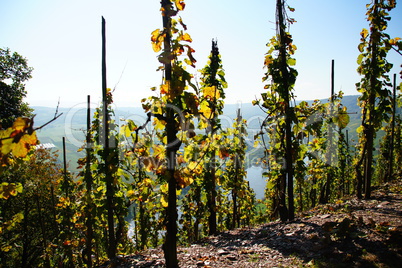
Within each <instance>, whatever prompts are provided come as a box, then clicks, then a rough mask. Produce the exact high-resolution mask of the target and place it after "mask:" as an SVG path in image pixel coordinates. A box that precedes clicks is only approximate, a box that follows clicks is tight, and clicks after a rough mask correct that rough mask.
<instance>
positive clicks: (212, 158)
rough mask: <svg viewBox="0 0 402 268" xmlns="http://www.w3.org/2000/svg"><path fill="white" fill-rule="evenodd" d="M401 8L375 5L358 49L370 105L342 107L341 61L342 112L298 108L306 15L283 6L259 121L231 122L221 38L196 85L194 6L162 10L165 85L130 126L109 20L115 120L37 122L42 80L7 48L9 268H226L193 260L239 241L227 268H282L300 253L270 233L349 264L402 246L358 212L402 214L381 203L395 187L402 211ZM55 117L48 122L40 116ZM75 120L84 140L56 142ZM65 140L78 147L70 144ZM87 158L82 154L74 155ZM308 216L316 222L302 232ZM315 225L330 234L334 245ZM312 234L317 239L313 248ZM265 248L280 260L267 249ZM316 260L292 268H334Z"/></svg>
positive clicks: (109, 95) (376, 0) (3, 259)
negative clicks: (300, 32)
mask: <svg viewBox="0 0 402 268" xmlns="http://www.w3.org/2000/svg"><path fill="white" fill-rule="evenodd" d="M395 6H396V1H385V0H373V1H372V3H371V4H368V5H367V13H366V18H367V22H368V28H367V29H363V30H362V31H361V33H360V37H361V40H360V43H359V44H356V46H357V49H358V50H359V52H360V53H361V54H360V55H359V56H358V58H357V63H358V69H357V72H358V74H359V75H360V77H361V80H360V81H356V82H357V83H356V88H357V91H358V92H359V96H358V97H357V105H358V106H353V105H355V104H354V103H353V104H350V103H348V104H345V100H347V101H349V100H353V101H355V97H345V98H344V94H343V93H342V92H341V91H340V92H335V88H334V80H335V78H334V76H335V75H334V74H335V61H334V60H333V61H332V63H331V64H332V65H331V67H332V68H331V81H329V82H330V83H331V92H330V93H331V94H330V96H331V97H330V98H329V99H328V100H314V101H296V100H295V96H294V90H295V83H296V80H297V76H298V72H297V69H296V66H297V65H296V59H295V58H296V54H297V46H296V43H297V40H293V37H292V34H291V32H290V29H289V27H290V25H292V24H294V23H296V20H295V19H293V18H292V17H290V16H289V14H292V15H293V14H295V15H296V14H297V11H296V10H295V9H294V8H292V7H291V6H289V5H288V4H287V3H286V1H284V0H277V1H276V35H275V36H273V37H272V38H269V37H267V40H268V43H267V53H266V54H265V57H264V58H263V59H262V62H263V63H264V72H265V75H264V77H262V81H263V82H264V83H265V86H264V88H263V89H262V90H261V91H262V92H261V96H260V97H259V98H257V99H256V100H254V101H253V102H252V103H251V104H250V105H252V106H250V105H245V108H246V110H242V109H243V108H244V107H235V109H233V110H232V111H231V112H230V113H231V115H230V116H229V115H228V113H227V112H225V111H227V110H225V107H227V105H225V94H226V93H227V90H228V89H229V86H230V85H229V84H228V83H227V81H226V79H225V75H226V74H225V71H224V62H223V60H222V57H221V53H225V52H224V51H221V50H220V49H219V43H218V41H217V40H216V39H213V40H212V42H211V52H210V55H209V57H208V63H207V64H206V66H204V67H203V68H201V69H200V70H198V71H196V69H195V67H196V64H197V61H196V59H195V57H196V52H195V50H194V48H193V47H192V42H193V40H192V37H191V35H190V34H189V30H190V29H187V25H186V24H185V21H183V19H182V17H181V16H180V14H181V13H182V12H185V7H186V3H185V1H183V0H175V1H171V0H162V1H161V7H160V8H161V9H160V12H161V21H162V25H161V28H160V29H156V30H154V31H152V32H151V33H150V41H151V46H152V49H153V51H154V52H155V53H156V55H157V61H156V63H155V65H156V68H157V70H156V71H157V72H159V73H160V74H161V83H160V85H159V86H158V87H152V88H151V89H150V91H149V95H148V96H144V98H143V99H142V102H141V106H142V108H141V109H140V110H139V109H136V110H135V111H136V112H135V114H134V115H133V114H131V115H129V116H127V117H124V118H121V117H119V116H116V113H117V111H116V110H115V109H114V106H113V92H114V90H113V89H111V88H109V87H108V81H107V62H106V54H107V51H108V50H107V46H106V43H107V42H106V40H107V27H106V26H107V24H106V20H105V19H104V18H103V17H102V21H101V25H100V26H101V27H100V28H101V30H102V31H101V32H102V55H101V57H102V65H101V69H102V102H101V105H100V106H99V107H91V105H92V103H91V96H89V95H88V96H87V99H86V100H87V105H86V107H85V108H83V109H81V110H79V111H76V112H72V110H65V109H63V108H59V107H57V108H56V109H55V111H53V113H52V114H49V115H47V118H48V119H46V120H44V119H43V118H46V116H43V115H42V116H40V115H37V116H35V115H33V113H34V111H33V109H31V108H30V107H29V106H28V104H27V103H24V102H23V101H22V99H23V97H25V95H26V92H25V84H24V83H25V81H27V80H28V79H29V78H31V71H32V68H30V67H28V65H27V61H26V59H24V58H23V57H22V56H20V55H19V54H18V53H14V54H12V53H11V52H10V50H8V49H6V50H3V49H1V51H0V52H1V54H0V56H1V61H0V64H1V69H0V71H1V74H0V75H1V76H0V80H1V81H0V87H1V99H0V106H1V117H0V124H1V125H0V149H1V150H0V181H1V186H0V187H1V188H0V234H1V237H0V267H99V266H101V265H104V266H108V267H119V265H120V264H119V263H121V262H122V259H124V256H126V261H127V260H130V258H131V259H133V258H134V259H135V258H137V257H138V256H140V258H143V262H142V263H143V266H141V265H139V264H138V265H139V266H138V267H149V265H155V267H163V266H165V267H169V268H171V267H179V266H181V265H187V266H192V265H194V267H196V266H201V267H211V266H209V265H210V264H211V263H212V262H211V260H212V261H216V260H217V259H216V258H217V257H216V256H212V255H211V256H210V260H207V259H203V260H200V259H198V260H195V259H194V258H193V259H191V260H190V259H189V258H187V259H186V257H185V256H183V254H182V253H183V248H186V250H188V251H189V252H192V250H191V249H193V251H194V250H195V248H197V247H198V245H200V244H202V243H204V244H206V245H207V247H210V246H211V245H212V246H215V247H222V245H223V244H224V243H225V239H229V238H228V237H229V236H231V235H233V237H236V239H235V240H236V242H234V243H233V245H230V247H231V248H228V245H226V248H225V247H224V249H223V251H222V249H220V250H221V251H219V252H218V256H225V260H226V259H228V258H229V257H228V256H233V254H234V253H233V252H231V251H233V248H239V247H243V248H242V250H246V251H247V252H246V253H244V254H248V255H247V256H249V257H247V259H248V261H249V262H252V259H253V258H252V256H254V258H255V259H256V260H257V259H258V260H259V261H260V259H261V256H267V257H266V258H267V259H265V262H264V259H263V258H262V259H263V260H262V261H261V263H263V264H264V265H268V264H267V262H268V259H269V260H270V262H271V261H272V260H271V259H270V258H273V255H272V254H276V253H272V252H271V253H272V254H271V253H269V254H268V253H267V252H268V251H270V249H269V247H270V246H275V249H278V248H279V249H281V252H282V250H283V252H282V253H283V254H285V253H286V254H292V252H287V251H286V250H285V249H282V248H281V247H282V246H281V245H279V244H278V245H276V244H275V243H276V242H278V241H279V240H278V239H276V238H275V237H273V235H272V234H271V235H270V234H268V231H267V230H269V228H271V227H272V226H274V225H275V226H276V227H277V228H279V229H278V230H280V232H282V234H284V233H286V235H285V236H286V237H287V238H286V237H285V238H284V240H286V241H287V240H292V241H296V240H298V241H299V242H301V241H302V240H303V239H310V238H312V239H313V240H314V239H316V240H317V241H318V240H319V239H320V238H319V237H322V240H319V241H321V242H323V243H321V244H320V245H323V246H322V248H319V250H323V248H324V247H328V248H331V250H335V249H334V248H333V244H331V243H337V241H338V240H339V239H341V238H342V239H346V238H350V239H355V238H356V237H359V239H360V238H362V237H363V236H367V235H369V234H371V232H372V230H374V229H376V228H377V229H378V230H377V229H376V230H377V231H379V232H380V231H381V232H383V233H386V234H387V235H389V236H390V237H393V238H394V236H397V235H398V234H399V233H397V232H396V231H397V230H396V229H395V228H396V227H395V226H394V225H395V224H396V223H394V222H385V221H382V220H381V215H377V214H376V215H377V216H378V217H377V218H378V219H377V218H376V219H374V220H373V219H371V218H370V219H371V221H370V220H369V219H366V220H365V221H364V220H363V216H361V217H362V218H359V215H357V214H358V213H357V214H356V215H357V216H356V217H355V216H353V217H352V211H353V212H354V211H361V210H363V209H362V208H361V207H358V205H361V206H363V205H362V204H364V205H367V210H370V209H372V211H373V212H372V213H373V214H375V213H377V212H378V211H376V210H375V207H376V206H379V205H382V206H387V205H389V207H387V209H389V210H390V211H391V212H392V213H393V214H392V213H391V214H392V217H394V214H395V215H396V216H395V217H400V211H395V210H400V207H398V206H397V205H394V203H392V204H391V203H390V202H391V201H387V202H388V203H387V204H385V203H381V204H379V203H376V201H373V202H371V200H382V199H381V198H383V199H384V198H388V196H387V193H386V192H382V191H388V190H389V189H388V190H384V189H383V188H381V189H382V190H378V186H379V185H387V186H388V185H391V186H389V187H390V188H392V196H393V197H395V198H396V199H398V198H400V194H401V192H400V188H401V187H400V181H401V179H402V173H401V172H402V170H401V168H400V162H401V158H402V145H401V140H402V132H401V129H402V128H401V123H402V118H401V105H402V98H401V94H400V88H401V84H399V85H398V84H397V80H398V79H401V78H402V71H401V73H400V74H399V78H398V77H397V74H394V75H393V76H390V74H389V72H390V70H391V69H392V67H393V64H392V63H391V62H388V60H387V53H388V52H389V51H394V52H396V53H398V54H399V55H402V41H401V39H400V38H399V37H390V36H389V35H388V34H387V33H386V30H387V25H388V22H389V21H391V17H390V16H389V12H390V11H391V10H392V9H393V8H395ZM358 34H359V33H357V35H358ZM157 64H159V65H158V66H157ZM401 68H402V66H401ZM3 81H4V82H3ZM10 81H11V82H10ZM7 83H8V84H7ZM13 94H14V96H13ZM16 95H18V96H16ZM84 100H85V98H84ZM231 107H234V106H233V105H232V106H231ZM348 107H353V109H352V108H349V109H348ZM247 109H254V110H253V112H251V113H250V112H249V111H248V110H247ZM255 110H258V112H254V111H255ZM41 111H42V112H45V110H44V109H42V110H40V109H38V110H36V111H35V112H39V113H40V112H41ZM46 113H48V111H47V112H46ZM63 113H65V114H64V115H63ZM245 114H246V116H245ZM249 114H253V115H254V118H253V117H251V116H249ZM257 115H258V116H257ZM36 118H37V119H38V120H36ZM60 118H62V119H63V120H65V121H64V125H66V123H67V122H68V123H71V122H73V121H75V122H76V123H77V119H79V120H78V123H77V126H75V128H76V129H75V131H76V132H75V133H76V134H73V132H71V131H72V129H73V128H74V127H73V126H72V125H70V126H69V127H66V128H65V129H64V131H65V132H66V131H67V130H68V131H70V132H69V133H63V132H60V130H56V129H52V125H53V126H55V125H56V124H58V123H57V122H58V120H60ZM248 119H249V120H248ZM45 129H47V131H48V132H47V133H53V134H52V136H53V137H48V138H49V141H51V142H54V143H56V145H57V147H58V148H60V150H54V149H47V148H46V147H45V146H41V142H42V143H46V142H47V141H46V137H44V139H43V140H41V138H38V136H39V137H40V136H41V133H42V132H40V131H41V130H45ZM78 132H79V134H77V133H78ZM65 134H67V139H66V137H64V136H63V137H62V139H59V140H57V141H56V138H55V137H56V136H58V135H65ZM77 143H78V145H79V147H80V148H79V149H78V152H76V151H75V148H74V146H73V145H77ZM73 150H74V151H73ZM72 158H74V161H72ZM252 166H258V167H260V168H261V170H262V176H263V178H264V180H265V187H263V188H264V189H259V190H260V191H261V192H262V191H263V196H262V198H256V192H255V189H253V187H251V183H250V178H249V177H248V176H247V170H248V169H249V168H250V167H252ZM392 185H396V186H392ZM398 185H399V186H398ZM373 189H377V191H376V192H373ZM390 191H391V190H390ZM379 196H380V197H379ZM384 196H385V197H384ZM350 200H354V201H350ZM386 200H388V199H386ZM356 202H357V203H356ZM333 204H336V205H333ZM356 204H357V205H356ZM378 208H381V207H378ZM348 209H349V210H350V213H349V216H350V217H349V218H347V219H348V220H346V218H345V219H341V217H335V216H334V217H335V218H332V216H323V217H321V216H318V214H319V213H321V212H322V211H323V210H325V212H328V213H327V214H325V215H330V214H331V215H333V214H335V212H336V211H339V213H344V214H342V216H346V215H347V211H348ZM364 209H366V208H364ZM384 211H385V209H384ZM384 211H382V210H381V211H380V212H381V213H384V214H385V212H384ZM359 213H360V212H359ZM306 215H307V216H311V217H313V216H316V218H314V219H313V218H312V219H311V220H310V221H308V220H306V221H304V220H301V219H300V217H303V216H306ZM329 217H331V219H329ZM373 217H374V216H373ZM390 217H391V216H390ZM317 218H318V220H317ZM319 219H327V220H326V221H324V222H323V221H322V220H321V221H320V220H319ZM315 225H317V226H318V225H320V226H321V225H322V226H323V231H317V229H316V228H313V227H312V226H315ZM367 226H369V227H370V228H368V227H367ZM366 227H367V228H366ZM247 228H249V229H248V230H249V231H245V232H243V231H239V230H247ZM356 228H358V229H359V228H360V229H359V230H361V232H357V231H356V230H357V229H356ZM381 228H382V229H381ZM398 228H399V227H398ZM394 229H395V230H394ZM303 230H305V231H306V232H307V233H308V232H310V233H311V237H310V238H308V237H301V236H302V234H301V233H302V231H303ZM320 230H321V229H320ZM391 231H392V232H394V231H395V232H394V233H392V232H391ZM387 232H388V233H387ZM352 235H353V236H352ZM278 236H281V235H280V234H279V231H278ZM313 236H314V237H313ZM222 237H223V238H224V239H223V240H220V239H221V238H222ZM242 237H243V238H244V241H243V242H244V243H243V242H242V239H243V238H242ZM267 237H268V238H269V239H268V238H267ZM215 238H216V239H215ZM266 238H267V239H266ZM288 238H289V239H288ZM214 239H215V240H214ZM281 239H282V238H281ZM235 240H233V239H232V242H233V241H235ZM257 240H258V241H260V242H261V243H262V244H264V248H267V252H266V253H267V254H265V253H263V252H262V251H261V250H257V249H255V248H253V247H254V245H253V243H254V242H253V241H257ZM222 241H223V242H222ZM250 241H251V242H250ZM275 241H276V242H275ZM309 241H310V240H309ZM359 241H360V240H359ZM338 242H339V241H338ZM219 243H221V244H222V245H221V244H219ZM278 243H283V241H282V240H280V241H279V242H278ZM306 244H308V243H307V242H306ZM396 244H398V243H396ZM392 245H394V244H392ZM310 246H311V247H314V245H313V244H312V245H310ZM178 248H181V250H180V251H178ZM368 249H370V250H371V248H368ZM288 250H291V249H288ZM294 250H295V252H296V251H297V250H296V249H294ZM331 252H332V251H331ZM232 253H233V254H232ZM282 253H281V254H282ZM134 254H136V255H134ZM141 254H142V255H141ZM146 254H150V255H152V254H158V256H162V255H163V260H160V258H159V257H158V258H159V260H158V261H156V263H155V261H154V262H153V264H149V263H148V262H147V261H146V259H147V256H146ZM236 254H237V253H236ZM236 254H235V255H236ZM241 254H243V253H241ZM252 254H254V255H252ZM264 254H265V255H264ZM339 254H340V255H341V256H342V257H345V258H349V259H348V260H347V263H348V264H349V265H350V264H351V263H353V258H357V257H358V256H357V255H358V254H357V253H356V254H355V253H354V254H352V255H350V256H346V255H347V254H342V252H341V253H339ZM310 255H311V256H310ZM310 255H308V258H306V259H304V260H297V261H295V262H289V259H287V260H286V261H285V260H284V262H283V263H280V262H279V263H277V264H278V265H285V266H292V265H296V264H297V265H303V262H304V264H306V263H308V264H309V265H315V264H316V263H319V262H323V260H322V259H321V256H316V255H314V254H310ZM328 255H330V254H328ZM130 256H131V257H130ZM135 256H137V257H135ZM236 256H237V255H236ZM237 258H238V257H234V260H237ZM393 258H396V257H395V256H394V255H393ZM229 260H230V258H229ZM207 261H208V262H207ZM242 261H244V260H242ZM392 261H393V259H392ZM191 262H195V263H191ZM300 262H301V263H300ZM229 263H230V262H229ZM218 264H220V265H223V264H222V263H219V262H217V265H218ZM238 264H239V265H245V262H239V263H238ZM147 265H148V266H147ZM391 265H392V262H391ZM187 266H186V267H187ZM133 267H137V266H133ZM183 267H184V266H183ZM222 267H230V264H228V266H222ZM317 267H321V266H319V265H318V266H317ZM324 267H326V266H325V265H324Z"/></svg>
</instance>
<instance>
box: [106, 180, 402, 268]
mask: <svg viewBox="0 0 402 268" xmlns="http://www.w3.org/2000/svg"><path fill="white" fill-rule="evenodd" d="M401 189H402V186H401V185H385V186H382V187H381V188H378V189H376V190H374V191H373V195H372V199H370V200H358V199H355V198H350V199H348V200H344V201H340V202H337V204H330V205H323V206H319V207H317V208H315V209H313V210H310V211H308V212H305V213H303V214H301V215H299V216H298V218H297V219H296V220H294V221H292V222H289V223H281V222H271V223H268V224H264V225H261V226H257V227H253V228H242V229H236V230H232V231H227V232H222V233H220V234H218V235H216V236H211V237H207V238H205V239H203V240H202V241H200V242H199V243H197V244H193V245H191V246H189V247H179V248H178V259H179V265H180V267H247V268H252V267H402V190H401ZM164 262H165V261H164V257H163V251H162V249H160V248H158V249H150V250H147V251H144V252H141V253H139V254H136V255H131V256H124V257H121V258H120V259H119V263H118V264H115V265H112V264H111V263H107V264H105V265H104V266H102V267H112V266H113V267H155V268H156V267H165V266H164Z"/></svg>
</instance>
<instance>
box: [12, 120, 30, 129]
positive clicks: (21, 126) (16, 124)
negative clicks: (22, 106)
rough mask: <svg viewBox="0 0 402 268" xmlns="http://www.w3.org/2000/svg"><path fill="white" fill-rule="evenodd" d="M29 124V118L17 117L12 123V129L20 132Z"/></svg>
mask: <svg viewBox="0 0 402 268" xmlns="http://www.w3.org/2000/svg"><path fill="white" fill-rule="evenodd" d="M29 122H30V119H29V118H22V117H18V118H17V119H16V120H15V121H14V123H13V128H14V129H15V130H19V131H22V130H24V129H26V128H27V127H28V125H29Z"/></svg>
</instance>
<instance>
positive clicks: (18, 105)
mask: <svg viewBox="0 0 402 268" xmlns="http://www.w3.org/2000/svg"><path fill="white" fill-rule="evenodd" d="M32 70H33V69H32V67H29V66H28V61H27V59H25V58H24V57H22V56H21V55H19V54H18V53H17V52H14V53H11V51H10V49H8V48H7V49H2V48H0V128H8V127H11V126H12V124H13V122H14V121H15V119H16V118H17V117H22V116H30V115H31V113H32V111H33V110H32V109H30V108H29V107H28V104H27V103H25V102H23V98H24V97H25V96H26V90H25V84H24V82H25V81H27V80H28V79H30V78H31V77H32V76H31V72H32ZM7 82H8V83H7Z"/></svg>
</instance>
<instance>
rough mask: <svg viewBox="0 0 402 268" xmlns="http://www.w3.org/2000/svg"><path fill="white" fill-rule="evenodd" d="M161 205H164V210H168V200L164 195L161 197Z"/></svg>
mask: <svg viewBox="0 0 402 268" xmlns="http://www.w3.org/2000/svg"><path fill="white" fill-rule="evenodd" d="M161 204H162V207H164V208H167V207H168V205H169V203H168V201H167V200H166V196H165V195H162V197H161Z"/></svg>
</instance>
